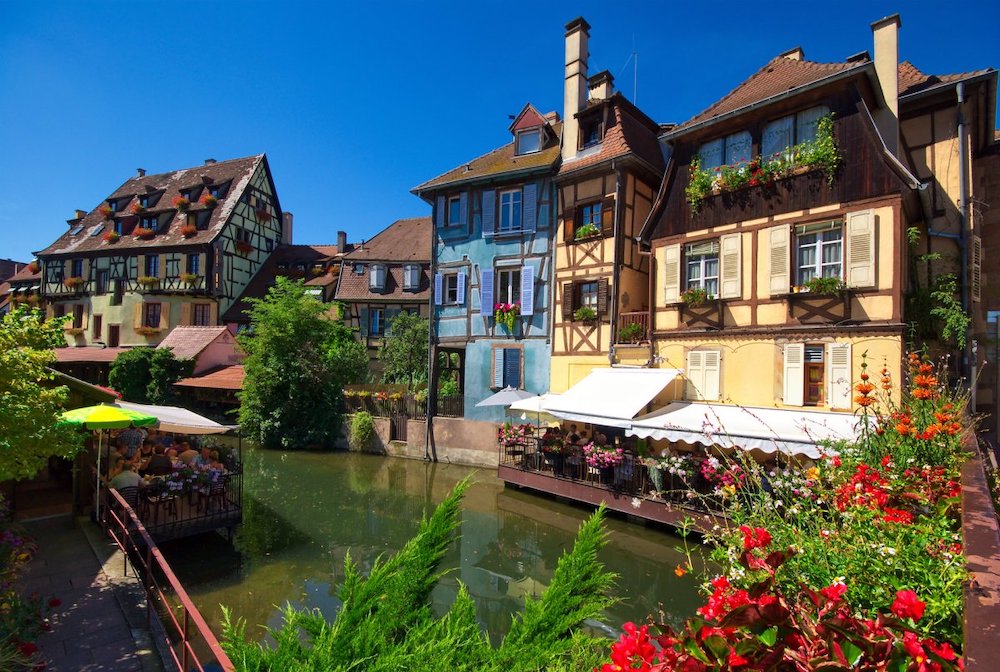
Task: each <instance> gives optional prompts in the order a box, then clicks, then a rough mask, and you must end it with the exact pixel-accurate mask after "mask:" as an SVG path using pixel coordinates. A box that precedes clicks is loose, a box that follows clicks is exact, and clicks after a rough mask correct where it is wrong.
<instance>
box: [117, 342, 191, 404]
mask: <svg viewBox="0 0 1000 672" xmlns="http://www.w3.org/2000/svg"><path fill="white" fill-rule="evenodd" d="M193 371H194V360H192V359H177V358H176V357H174V353H173V352H171V351H170V349H168V348H132V349H130V350H126V351H125V352H123V353H121V354H120V355H118V356H117V357H115V361H113V362H112V363H111V372H110V373H109V374H108V383H109V384H110V385H111V387H113V388H114V389H115V390H117V391H118V392H121V393H122V398H123V399H125V400H126V401H134V402H136V403H139V404H172V403H174V402H176V400H177V392H176V390H175V388H174V383H176V382H177V381H178V380H180V379H181V378H186V377H188V376H190V375H191V373H192V372H193Z"/></svg>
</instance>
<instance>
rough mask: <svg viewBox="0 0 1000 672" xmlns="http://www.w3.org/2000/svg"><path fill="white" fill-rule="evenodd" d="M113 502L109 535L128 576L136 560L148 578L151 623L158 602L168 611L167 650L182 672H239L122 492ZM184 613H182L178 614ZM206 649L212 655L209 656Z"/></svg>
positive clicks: (111, 498) (165, 620) (165, 623)
mask: <svg viewBox="0 0 1000 672" xmlns="http://www.w3.org/2000/svg"><path fill="white" fill-rule="evenodd" d="M108 496H109V498H108V501H109V502H110V504H111V505H110V506H109V507H108V509H107V511H106V513H107V517H106V518H105V521H106V526H107V527H106V529H107V532H108V534H109V535H110V536H111V538H112V539H114V540H115V543H116V544H117V545H118V548H119V549H121V551H122V555H123V556H125V569H126V571H127V570H128V562H129V559H131V560H132V566H133V568H135V569H136V570H139V571H138V574H139V576H140V577H142V582H143V587H144V589H145V591H146V619H147V622H148V621H149V620H151V619H152V617H153V605H154V602H155V603H159V604H161V605H163V609H162V611H163V612H164V613H165V614H166V618H161V619H160V621H161V623H162V624H163V628H164V630H165V631H166V635H167V637H166V640H167V641H166V644H167V648H168V650H169V651H170V655H171V657H172V658H173V659H174V663H175V664H176V665H177V666H178V668H179V669H181V670H192V669H197V670H199V672H204V670H205V665H207V664H209V663H213V662H214V663H216V664H217V665H218V666H220V667H221V668H222V669H223V670H225V671H226V672H231V671H232V670H235V667H234V666H233V663H232V662H231V661H230V660H229V656H227V655H226V652H225V651H223V650H222V647H221V646H220V645H219V640H217V639H216V638H215V635H214V634H213V633H212V630H211V629H210V628H209V627H208V623H206V622H205V619H204V618H203V617H202V615H201V613H200V612H199V611H198V608H197V607H196V606H194V603H193V602H192V601H191V598H190V597H188V594H187V591H185V590H184V586H182V585H181V582H180V581H178V580H177V577H176V576H175V575H174V572H173V570H171V569H170V565H168V564H167V561H166V559H165V558H164V557H163V554H162V553H160V549H159V548H157V547H156V543H155V542H154V541H153V539H152V537H150V536H149V533H148V532H147V531H146V528H145V527H144V526H143V524H142V521H140V520H139V516H137V515H136V513H135V510H133V509H132V507H131V506H129V504H128V502H126V501H125V500H124V499H123V498H122V496H121V495H120V494H119V493H118V491H117V490H108ZM154 570H155V571H154ZM157 571H158V572H159V573H160V574H161V575H162V576H163V579H164V581H163V583H162V584H161V582H160V581H158V580H157V577H156V572H157ZM178 611H179V612H180V613H176V612H178ZM199 638H200V639H201V645H200V646H199V647H198V648H199V649H200V650H201V651H202V652H201V653H199V652H198V651H196V650H195V648H194V647H193V646H192V644H193V643H194V642H197V641H198V639H199ZM205 649H207V651H208V653H205V652H204V651H205Z"/></svg>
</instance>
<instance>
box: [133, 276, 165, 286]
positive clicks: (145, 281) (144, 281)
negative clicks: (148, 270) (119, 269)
mask: <svg viewBox="0 0 1000 672" xmlns="http://www.w3.org/2000/svg"><path fill="white" fill-rule="evenodd" d="M136 282H138V283H139V284H140V285H142V286H143V287H144V288H146V289H155V288H157V287H159V286H160V279H159V278H154V277H152V276H149V275H140V276H139V277H138V278H136Z"/></svg>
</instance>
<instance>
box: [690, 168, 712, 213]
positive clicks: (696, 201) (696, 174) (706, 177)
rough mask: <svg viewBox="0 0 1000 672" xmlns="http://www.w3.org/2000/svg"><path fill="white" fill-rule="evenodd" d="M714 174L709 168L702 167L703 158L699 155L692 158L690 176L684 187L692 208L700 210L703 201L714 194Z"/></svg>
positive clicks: (695, 210) (696, 210)
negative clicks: (703, 168)
mask: <svg viewBox="0 0 1000 672" xmlns="http://www.w3.org/2000/svg"><path fill="white" fill-rule="evenodd" d="M713 179H714V178H713V175H712V173H710V172H709V171H707V170H702V169H701V159H699V158H698V156H697V155H695V156H694V157H692V158H691V171H690V175H689V176H688V183H687V186H686V187H684V195H685V196H686V197H687V202H688V204H689V205H690V206H691V210H692V211H694V212H698V209H699V208H700V207H701V203H702V201H704V200H705V199H706V198H708V197H709V196H710V195H711V194H712V181H713Z"/></svg>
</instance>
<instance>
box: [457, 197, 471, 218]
mask: <svg viewBox="0 0 1000 672" xmlns="http://www.w3.org/2000/svg"><path fill="white" fill-rule="evenodd" d="M458 219H459V220H460V223H461V225H462V226H468V225H469V192H467V191H463V192H462V193H461V194H459V196H458Z"/></svg>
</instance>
